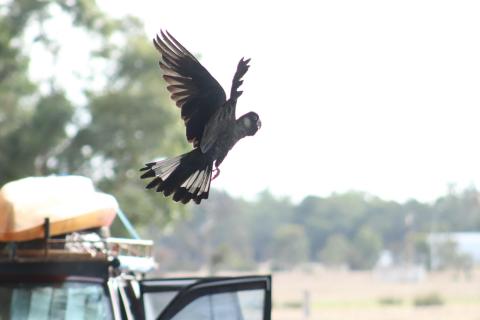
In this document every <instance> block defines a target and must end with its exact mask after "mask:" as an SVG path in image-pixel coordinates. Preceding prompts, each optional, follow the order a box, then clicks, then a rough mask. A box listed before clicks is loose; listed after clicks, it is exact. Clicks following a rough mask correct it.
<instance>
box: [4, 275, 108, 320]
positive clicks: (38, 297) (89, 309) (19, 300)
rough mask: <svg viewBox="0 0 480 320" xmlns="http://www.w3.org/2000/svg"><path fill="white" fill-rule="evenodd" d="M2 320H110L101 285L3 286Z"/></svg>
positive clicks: (106, 300)
mask: <svg viewBox="0 0 480 320" xmlns="http://www.w3.org/2000/svg"><path fill="white" fill-rule="evenodd" d="M0 306H1V308H0V319H13V320H15V319H22V320H23V319H26V320H29V319H32V320H33V319H35V320H42V319H45V320H46V319H111V318H112V316H111V310H110V305H109V303H108V297H107V295H106V293H105V290H104V288H103V286H102V285H101V284H99V283H84V282H83V283H82V282H63V283H58V284H52V283H49V284H36V283H35V284H27V283H15V284H12V283H7V284H4V283H0Z"/></svg>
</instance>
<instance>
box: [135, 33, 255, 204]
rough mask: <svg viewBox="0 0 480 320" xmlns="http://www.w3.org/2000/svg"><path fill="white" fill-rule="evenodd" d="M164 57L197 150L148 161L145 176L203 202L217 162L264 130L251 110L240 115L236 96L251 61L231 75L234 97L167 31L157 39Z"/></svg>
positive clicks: (177, 195)
mask: <svg viewBox="0 0 480 320" xmlns="http://www.w3.org/2000/svg"><path fill="white" fill-rule="evenodd" d="M153 44H154V45H155V48H156V49H157V50H158V51H159V53H160V55H161V60H160V62H159V64H160V68H161V69H162V70H163V73H164V74H163V78H164V79H165V81H166V82H167V90H168V91H169V92H170V94H171V95H170V97H171V98H172V100H173V101H174V102H175V103H176V105H177V106H178V107H179V108H180V109H181V117H182V119H183V121H184V123H185V127H186V137H187V140H188V141H189V142H191V143H192V145H193V150H191V151H190V152H187V153H185V154H182V155H179V156H177V157H174V158H170V159H165V160H160V161H153V162H150V163H147V164H145V166H144V167H143V168H142V169H140V171H145V172H144V173H143V175H142V176H141V178H142V179H144V178H153V180H151V181H150V182H149V183H148V185H147V186H146V188H147V189H156V191H157V192H162V193H163V194H164V195H165V196H166V197H168V196H170V195H173V200H174V201H179V202H182V203H187V202H189V201H190V200H193V201H194V202H195V203H197V204H199V203H200V202H201V201H202V199H207V198H208V194H209V191H210V183H211V181H212V180H213V179H215V178H216V177H217V176H218V174H219V173H220V169H219V166H220V164H221V163H222V161H223V160H224V159H225V157H226V156H227V154H228V152H229V151H230V150H231V149H232V147H233V146H234V145H235V144H236V143H237V142H238V141H239V140H240V139H242V138H244V137H246V136H253V135H255V133H256V132H257V131H258V129H260V127H261V122H260V118H259V117H258V114H256V113H255V112H248V113H246V114H244V115H242V116H241V117H239V118H238V119H237V118H236V115H235V109H236V105H237V99H238V98H239V97H240V96H241V94H242V91H239V87H240V86H241V84H242V83H243V80H242V77H243V76H244V75H245V73H246V72H247V70H248V68H249V64H248V63H249V62H250V59H244V58H242V59H240V62H239V63H238V66H237V70H236V72H235V75H234V76H233V81H232V87H231V91H230V98H229V99H228V100H227V97H226V94H225V91H224V90H223V89H222V87H221V86H220V84H219V83H218V81H217V80H215V78H214V77H212V75H211V74H210V73H209V72H208V70H207V69H205V67H203V66H202V65H201V64H200V62H199V61H198V60H197V59H196V58H195V57H194V56H193V55H192V54H191V53H190V52H189V51H188V50H187V49H185V47H183V46H182V45H181V44H180V43H179V42H178V41H177V40H176V39H175V38H174V37H173V36H172V35H171V34H170V33H168V31H165V32H164V31H160V34H159V35H158V34H157V35H156V37H155V38H154V39H153Z"/></svg>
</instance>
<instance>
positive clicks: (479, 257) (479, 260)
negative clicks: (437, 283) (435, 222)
mask: <svg viewBox="0 0 480 320" xmlns="http://www.w3.org/2000/svg"><path fill="white" fill-rule="evenodd" d="M427 242H428V245H429V247H430V257H431V266H432V269H438V267H439V266H440V265H441V264H442V261H441V260H442V259H445V255H446V254H447V257H448V252H446V251H448V245H450V247H451V248H452V249H453V250H454V251H455V252H453V253H455V254H458V255H462V256H468V257H470V259H471V261H472V262H473V264H475V265H480V232H445V233H431V234H429V235H428V238H427Z"/></svg>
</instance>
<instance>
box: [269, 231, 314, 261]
mask: <svg viewBox="0 0 480 320" xmlns="http://www.w3.org/2000/svg"><path fill="white" fill-rule="evenodd" d="M272 242H273V261H272V263H273V268H275V269H289V268H292V267H294V266H295V265H298V264H300V263H302V262H306V261H308V251H309V248H308V239H307V237H306V235H305V230H304V228H303V226H301V225H296V224H285V225H282V226H281V227H280V228H278V229H277V230H276V232H275V234H274V237H273V239H272Z"/></svg>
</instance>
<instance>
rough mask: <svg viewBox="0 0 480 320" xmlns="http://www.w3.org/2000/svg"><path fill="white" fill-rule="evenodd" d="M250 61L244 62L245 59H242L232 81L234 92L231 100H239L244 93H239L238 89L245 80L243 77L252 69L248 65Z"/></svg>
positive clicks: (232, 91) (231, 94) (231, 93)
mask: <svg viewBox="0 0 480 320" xmlns="http://www.w3.org/2000/svg"><path fill="white" fill-rule="evenodd" d="M249 62H250V59H247V60H244V58H242V59H240V61H239V62H238V66H237V71H236V72H235V75H234V76H233V81H232V90H231V92H230V100H237V99H238V97H240V96H241V95H242V93H243V91H238V88H239V87H240V86H241V85H242V83H243V80H242V77H243V76H244V75H245V73H247V71H248V68H249V67H250V66H249V65H248V63H249Z"/></svg>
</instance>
